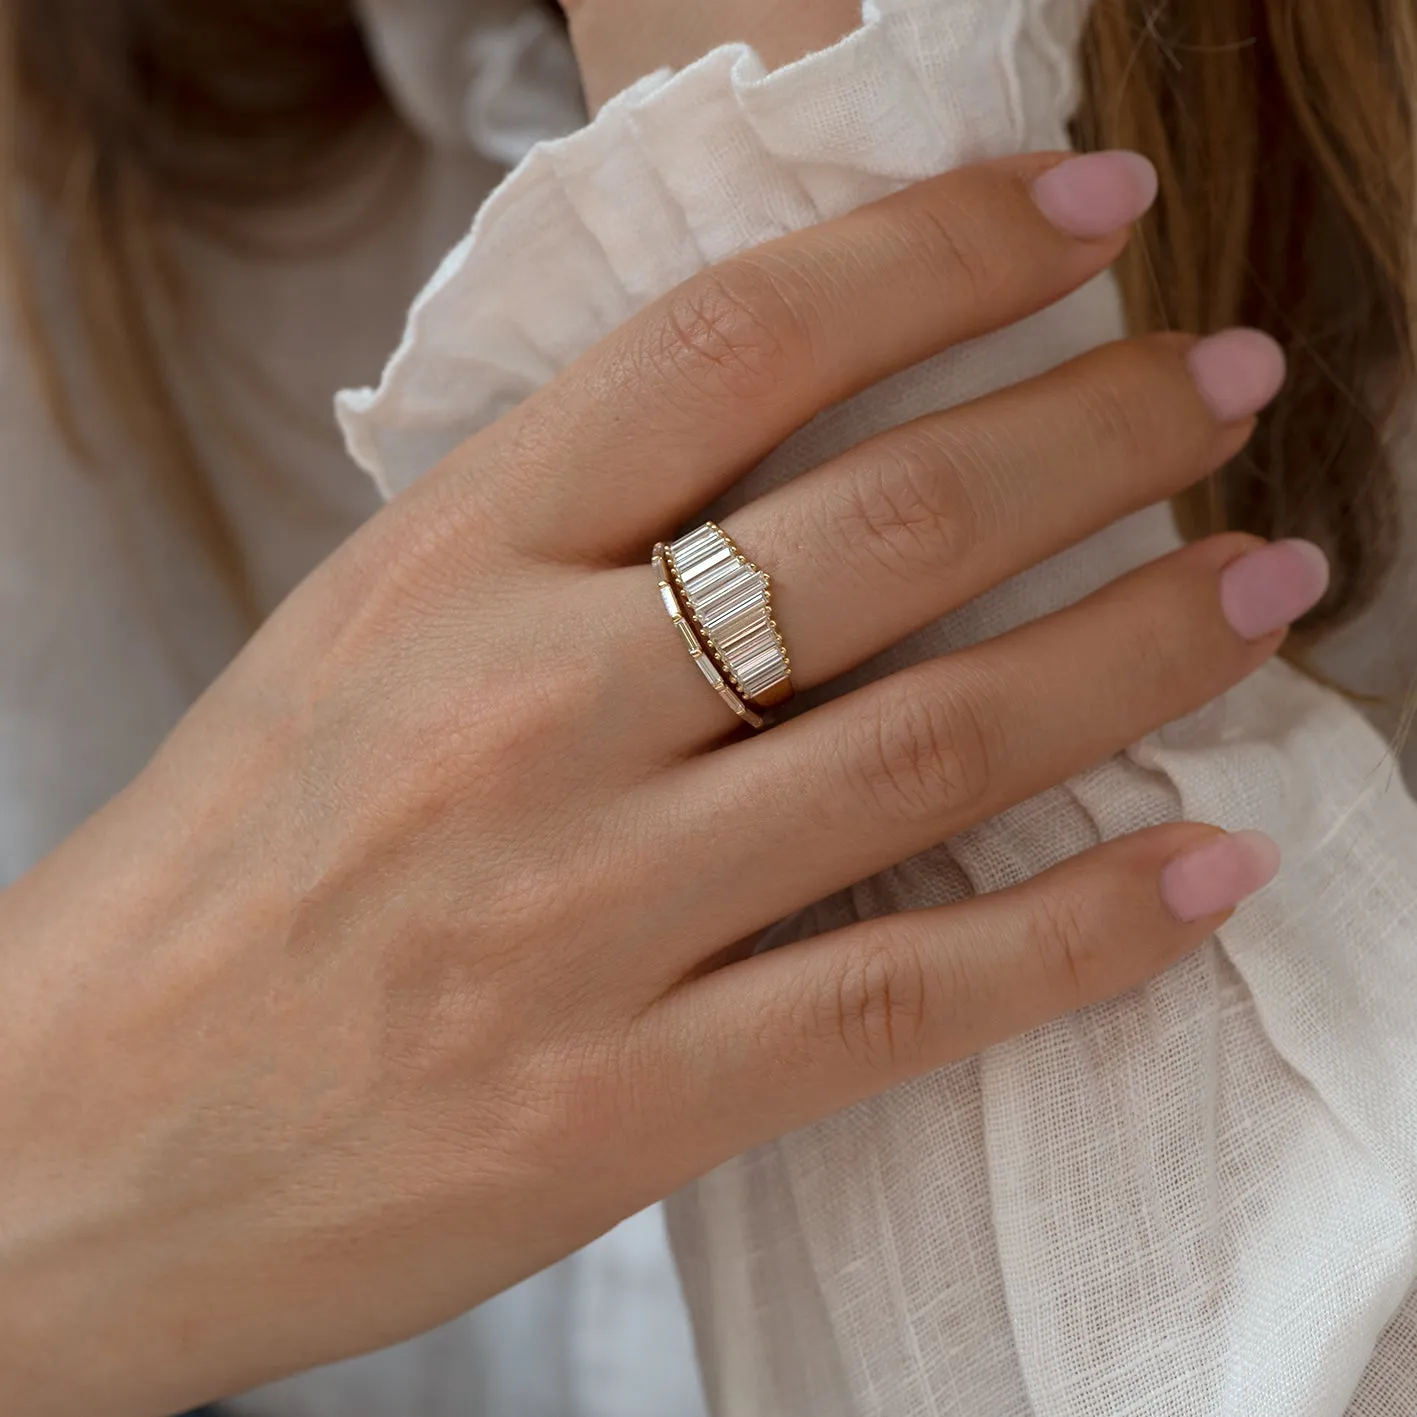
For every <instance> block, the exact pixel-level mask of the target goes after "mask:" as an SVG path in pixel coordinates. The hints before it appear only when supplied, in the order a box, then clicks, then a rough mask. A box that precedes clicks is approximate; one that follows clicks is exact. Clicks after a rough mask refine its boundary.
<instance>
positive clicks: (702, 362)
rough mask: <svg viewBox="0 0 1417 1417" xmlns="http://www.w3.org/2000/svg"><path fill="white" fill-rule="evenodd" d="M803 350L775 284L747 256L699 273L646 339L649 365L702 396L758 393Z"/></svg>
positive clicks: (801, 330) (778, 381) (794, 318)
mask: <svg viewBox="0 0 1417 1417" xmlns="http://www.w3.org/2000/svg"><path fill="white" fill-rule="evenodd" d="M806 348H807V338H806V333H805V327H804V324H803V321H802V319H801V316H800V315H799V314H798V312H797V311H796V310H795V309H794V306H793V303H792V301H791V300H790V299H789V298H788V297H787V295H786V294H785V292H784V290H783V288H782V286H781V284H780V283H779V282H778V281H777V280H776V279H774V278H773V277H772V275H771V274H770V273H769V271H768V270H767V268H766V267H765V266H762V265H761V264H758V263H755V262H753V261H752V260H750V259H749V258H747V257H739V258H737V259H736V260H734V261H729V262H726V263H725V264H723V265H721V266H718V267H716V268H714V269H713V270H710V271H707V272H705V273H704V274H703V275H701V276H698V277H697V278H696V279H694V280H693V281H691V282H689V283H688V284H687V285H685V286H684V287H683V288H682V289H680V290H679V291H676V292H675V293H674V294H673V295H671V296H670V297H669V299H668V302H667V304H666V305H665V308H664V315H663V319H661V320H660V321H658V322H657V323H656V324H655V326H654V328H653V332H652V334H651V336H650V348H649V349H648V351H647V357H648V359H649V362H650V364H651V365H652V366H653V367H654V368H655V369H656V370H657V371H658V372H659V373H661V374H662V375H663V376H664V377H665V378H667V379H668V380H669V381H671V382H672V383H674V384H678V385H681V386H685V385H686V386H687V387H688V388H689V389H690V390H692V391H693V392H694V393H696V394H698V395H700V396H708V397H719V398H723V399H725V400H733V401H736V400H739V399H742V398H761V397H763V396H765V395H770V394H771V393H772V392H773V391H774V390H775V389H777V388H779V387H780V386H781V385H782V383H783V382H784V381H785V380H786V378H787V377H788V375H789V373H790V370H791V368H792V366H793V364H794V363H795V362H796V361H797V360H798V359H799V358H801V357H802V356H803V354H804V351H805V350H806Z"/></svg>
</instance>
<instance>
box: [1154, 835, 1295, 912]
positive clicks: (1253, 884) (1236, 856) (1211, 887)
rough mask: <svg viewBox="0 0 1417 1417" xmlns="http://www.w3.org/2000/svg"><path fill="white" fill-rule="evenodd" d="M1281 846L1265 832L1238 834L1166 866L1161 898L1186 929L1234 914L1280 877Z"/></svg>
mask: <svg viewBox="0 0 1417 1417" xmlns="http://www.w3.org/2000/svg"><path fill="white" fill-rule="evenodd" d="M1279 866H1280V854H1279V848H1278V847H1277V846H1276V845H1275V844H1274V842H1273V841H1271V840H1270V838H1269V837H1267V836H1266V835H1265V834H1264V833H1263V832H1252V831H1244V832H1235V833H1234V834H1233V835H1230V836H1222V837H1218V838H1217V839H1216V840H1214V841H1208V842H1206V844H1205V845H1204V846H1202V847H1200V848H1199V849H1198V850H1196V851H1191V852H1188V853H1187V854H1186V855H1184V856H1178V857H1177V858H1176V859H1175V860H1174V861H1171V862H1168V863H1167V865H1166V866H1165V867H1164V868H1163V869H1162V872H1161V898H1162V900H1164V901H1165V902H1166V908H1167V909H1168V910H1169V911H1170V912H1171V914H1172V915H1174V916H1175V917H1176V919H1177V920H1179V921H1180V922H1181V923H1182V924H1183V925H1189V924H1191V923H1192V922H1194V921H1196V920H1204V919H1205V918H1206V917H1207V916H1209V915H1220V914H1222V913H1223V912H1224V911H1227V910H1233V909H1234V908H1235V907H1236V906H1237V905H1239V904H1240V902H1241V901H1242V900H1246V899H1248V898H1249V897H1250V896H1252V895H1254V893H1255V892H1256V891H1259V890H1263V889H1264V888H1265V887H1266V886H1267V885H1268V884H1269V883H1270V882H1271V881H1272V880H1273V879H1274V878H1275V877H1276V876H1277V875H1278V874H1279Z"/></svg>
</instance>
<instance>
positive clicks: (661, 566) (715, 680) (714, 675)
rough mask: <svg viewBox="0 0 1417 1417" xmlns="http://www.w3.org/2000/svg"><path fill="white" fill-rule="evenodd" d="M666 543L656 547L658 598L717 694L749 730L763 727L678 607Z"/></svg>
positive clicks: (762, 719) (761, 721) (655, 566)
mask: <svg viewBox="0 0 1417 1417" xmlns="http://www.w3.org/2000/svg"><path fill="white" fill-rule="evenodd" d="M666 549H667V548H666V547H665V544H664V543H663V542H662V541H661V542H660V543H659V544H658V545H657V546H656V547H655V548H654V557H653V562H654V569H655V573H656V574H657V575H658V576H659V597H660V599H661V600H662V601H663V602H664V608H665V609H666V610H667V611H668V612H669V618H670V619H671V620H672V621H673V622H674V624H675V626H676V627H677V628H678V630H679V633H680V635H681V636H682V637H683V639H684V643H685V644H686V645H687V646H688V647H689V654H690V655H691V656H692V657H693V661H694V663H695V664H697V665H698V666H699V669H700V670H701V671H702V672H703V676H704V678H705V679H707V680H708V682H709V684H710V685H711V686H712V688H713V690H714V692H715V693H716V694H717V695H718V696H719V698H721V699H722V700H723V702H724V703H726V704H727V705H728V707H729V708H731V709H732V710H733V712H734V713H736V714H737V715H738V717H739V718H741V719H742V720H743V721H744V722H745V723H746V724H747V725H748V726H749V727H750V728H761V727H763V725H764V722H765V720H764V718H763V716H762V715H761V714H758V713H754V712H753V710H752V709H750V708H749V707H748V705H747V704H745V703H744V702H743V700H742V699H740V698H739V697H738V695H737V694H736V693H734V692H733V690H732V688H731V687H730V686H729V684H728V682H727V681H726V680H725V679H724V677H723V673H722V671H721V670H720V669H719V667H718V665H717V664H715V663H714V661H713V658H712V656H711V655H709V654H708V653H707V652H706V651H705V650H704V647H703V645H702V644H700V643H699V637H698V635H697V634H695V632H694V628H693V626H692V625H690V623H689V621H688V620H687V619H686V618H685V616H684V612H683V609H682V607H681V606H680V604H679V597H678V595H677V594H676V592H675V589H674V586H673V584H672V582H671V580H670V571H669V567H668V565H667V564H666V562H665V551H666Z"/></svg>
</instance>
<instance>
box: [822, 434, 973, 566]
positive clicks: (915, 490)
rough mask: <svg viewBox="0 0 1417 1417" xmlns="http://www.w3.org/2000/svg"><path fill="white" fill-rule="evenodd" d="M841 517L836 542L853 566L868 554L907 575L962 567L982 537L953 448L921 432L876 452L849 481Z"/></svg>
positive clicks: (896, 437)
mask: <svg viewBox="0 0 1417 1417" xmlns="http://www.w3.org/2000/svg"><path fill="white" fill-rule="evenodd" d="M836 521H837V524H836V526H835V527H834V528H833V531H832V533H831V536H832V541H833V542H834V543H835V549H838V550H840V551H841V552H842V553H843V556H844V559H845V560H846V561H847V562H848V564H849V563H850V562H851V561H854V560H857V559H859V558H861V557H863V556H865V557H868V558H869V559H870V561H871V562H873V563H875V564H876V565H877V566H878V567H879V568H881V569H883V570H885V571H886V572H888V573H889V574H891V575H896V576H902V577H915V576H918V575H919V574H921V572H922V571H923V572H929V571H934V570H937V569H939V568H941V567H954V566H957V565H958V564H959V562H960V561H961V560H962V559H965V558H967V557H968V556H969V554H970V553H971V552H972V551H973V549H974V548H975V546H976V544H977V542H978V538H979V534H980V517H979V515H978V512H977V510H976V508H975V507H974V505H973V504H972V502H971V499H970V497H969V495H968V492H967V490H966V488H965V485H964V480H963V479H962V478H961V477H960V476H959V474H958V472H957V471H956V468H955V465H954V461H953V459H952V457H951V455H950V453H949V451H948V450H947V449H944V448H942V447H941V446H940V443H939V441H938V440H937V439H936V438H934V437H932V436H930V435H928V434H925V433H924V432H922V431H918V430H917V431H910V432H901V433H900V434H898V435H894V436H892V437H891V438H890V439H889V440H888V441H887V442H886V443H885V444H883V445H882V446H881V447H879V448H877V449H874V450H872V452H871V454H870V455H869V457H868V458H867V460H865V461H864V462H863V463H862V465H861V466H860V468H859V469H857V470H855V471H854V472H853V475H852V476H850V477H849V478H848V479H846V482H845V484H844V486H843V497H842V503H841V505H840V508H839V511H838V515H837V518H836Z"/></svg>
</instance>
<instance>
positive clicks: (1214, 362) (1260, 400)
mask: <svg viewBox="0 0 1417 1417" xmlns="http://www.w3.org/2000/svg"><path fill="white" fill-rule="evenodd" d="M1187 363H1188V364H1189V365H1190V369H1191V378H1193V379H1194V380H1195V381H1196V388H1198V389H1199V390H1200V394H1201V397H1202V398H1203V399H1204V400H1205V401H1206V403H1208V404H1209V405H1210V410H1211V412H1212V413H1214V414H1215V416H1216V417H1217V418H1218V419H1219V420H1220V421H1221V422H1222V423H1238V422H1239V421H1240V420H1241V419H1242V418H1252V417H1254V415H1255V414H1257V413H1258V412H1259V411H1260V409H1262V408H1264V407H1265V405H1266V404H1268V403H1269V401H1270V400H1271V399H1272V398H1273V397H1274V396H1275V395H1276V394H1277V393H1278V392H1279V391H1280V389H1282V388H1283V387H1284V377H1285V374H1286V373H1287V365H1286V362H1285V358H1284V351H1283V350H1282V349H1281V348H1280V347H1279V344H1278V342H1277V341H1275V340H1273V339H1271V338H1270V337H1269V336H1268V335H1267V334H1265V333H1264V332H1263V331H1261V330H1244V329H1240V330H1224V331H1222V332H1221V333H1220V334H1218V335H1211V336H1210V338H1209V339H1203V340H1202V341H1201V342H1200V343H1199V344H1198V345H1196V346H1195V348H1194V349H1192V350H1191V353H1190V357H1189V358H1188V360H1187Z"/></svg>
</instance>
